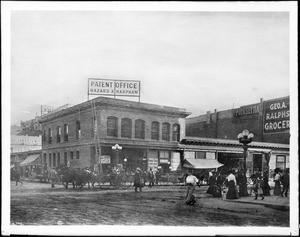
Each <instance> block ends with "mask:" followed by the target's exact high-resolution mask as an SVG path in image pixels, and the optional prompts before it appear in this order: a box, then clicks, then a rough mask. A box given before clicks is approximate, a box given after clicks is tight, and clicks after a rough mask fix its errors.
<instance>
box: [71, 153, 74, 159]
mask: <svg viewBox="0 0 300 237" xmlns="http://www.w3.org/2000/svg"><path fill="white" fill-rule="evenodd" d="M70 159H71V160H73V159H74V153H73V151H71V152H70Z"/></svg>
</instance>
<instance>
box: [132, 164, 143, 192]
mask: <svg viewBox="0 0 300 237" xmlns="http://www.w3.org/2000/svg"><path fill="white" fill-rule="evenodd" d="M133 185H134V191H135V192H137V188H140V192H142V185H143V184H142V172H141V169H140V168H139V167H137V168H136V170H135V173H134V182H133Z"/></svg>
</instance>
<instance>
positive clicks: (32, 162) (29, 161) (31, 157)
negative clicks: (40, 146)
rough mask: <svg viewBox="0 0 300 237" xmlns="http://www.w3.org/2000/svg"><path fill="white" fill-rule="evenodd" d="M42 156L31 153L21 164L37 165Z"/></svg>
mask: <svg viewBox="0 0 300 237" xmlns="http://www.w3.org/2000/svg"><path fill="white" fill-rule="evenodd" d="M39 157H40V155H39V154H34V155H29V156H28V157H27V158H26V159H25V160H24V161H23V162H22V163H21V164H20V166H25V165H36V164H37V163H38V158H39Z"/></svg>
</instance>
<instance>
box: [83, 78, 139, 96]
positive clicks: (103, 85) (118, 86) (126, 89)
mask: <svg viewBox="0 0 300 237" xmlns="http://www.w3.org/2000/svg"><path fill="white" fill-rule="evenodd" d="M88 94H89V95H111V96H137V97H139V96H140V81H130V80H128V81H124V80H106V79H94V78H89V82H88Z"/></svg>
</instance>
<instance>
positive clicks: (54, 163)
mask: <svg viewBox="0 0 300 237" xmlns="http://www.w3.org/2000/svg"><path fill="white" fill-rule="evenodd" d="M53 167H56V155H55V153H53Z"/></svg>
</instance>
